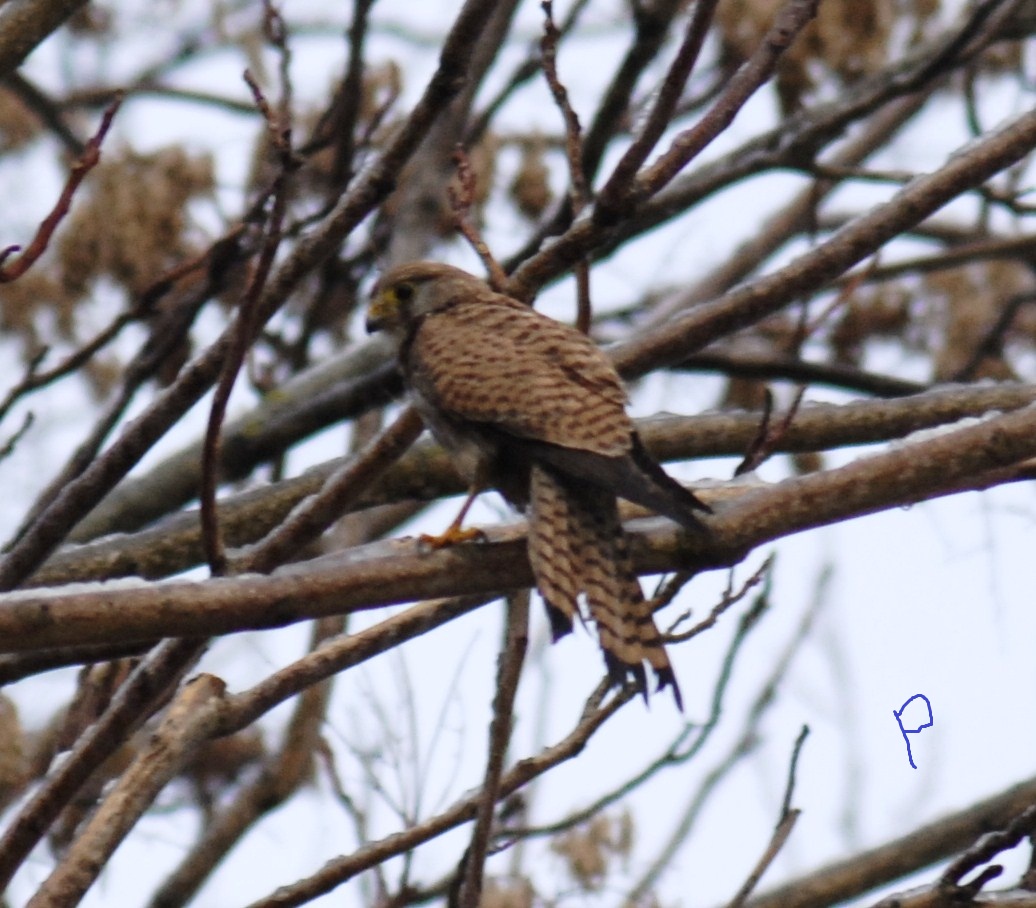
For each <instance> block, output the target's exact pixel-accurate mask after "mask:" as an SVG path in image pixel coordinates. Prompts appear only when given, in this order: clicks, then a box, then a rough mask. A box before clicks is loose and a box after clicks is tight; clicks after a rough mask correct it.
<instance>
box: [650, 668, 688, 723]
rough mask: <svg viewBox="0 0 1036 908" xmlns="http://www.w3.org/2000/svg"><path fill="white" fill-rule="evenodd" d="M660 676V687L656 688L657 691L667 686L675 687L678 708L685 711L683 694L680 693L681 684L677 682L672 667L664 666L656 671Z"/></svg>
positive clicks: (674, 694)
mask: <svg viewBox="0 0 1036 908" xmlns="http://www.w3.org/2000/svg"><path fill="white" fill-rule="evenodd" d="M656 675H657V677H658V687H656V688H655V692H656V693H657V692H658V691H661V690H664V689H665V688H667V687H671V688H672V689H673V699H674V700H675V701H676V708H677V709H678V710H680V712H683V696H682V695H681V694H680V685H679V684H677V683H676V675H675V674H674V673H673V670H672V668H663V669H661V670H660V671H658V672H656Z"/></svg>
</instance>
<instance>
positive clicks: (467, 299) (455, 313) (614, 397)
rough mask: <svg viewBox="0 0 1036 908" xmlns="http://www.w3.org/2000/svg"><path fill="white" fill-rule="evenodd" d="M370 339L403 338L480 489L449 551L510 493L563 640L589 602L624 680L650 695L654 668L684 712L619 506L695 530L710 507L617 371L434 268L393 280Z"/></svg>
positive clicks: (457, 274)
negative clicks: (664, 455)
mask: <svg viewBox="0 0 1036 908" xmlns="http://www.w3.org/2000/svg"><path fill="white" fill-rule="evenodd" d="M367 330H368V331H372V332H373V331H386V332H387V333H388V334H389V335H390V336H391V337H392V338H393V340H394V341H395V343H396V344H397V349H398V355H399V365H400V369H401V370H402V373H403V377H404V380H405V381H406V384H407V386H408V387H409V388H410V391H411V393H412V395H413V398H414V403H415V405H416V406H417V408H418V410H419V411H420V413H421V415H422V417H423V418H424V420H425V424H426V425H427V426H428V428H429V429H430V430H431V432H432V434H433V435H434V436H435V437H436V439H437V440H438V441H439V443H440V444H442V445H443V446H444V447H445V448H446V449H447V450H448V451H450V452H451V453H452V455H453V456H454V458H455V461H456V463H457V467H458V469H459V470H460V472H461V474H462V475H464V476H466V477H467V479H468V480H469V481H470V483H471V492H472V494H471V496H469V498H468V501H467V502H466V503H465V507H464V508H463V509H462V510H461V513H460V514H459V515H458V517H457V520H455V521H454V523H453V525H452V526H451V527H450V529H449V530H447V532H446V533H445V534H444V535H443V537H440V539H441V540H442V541H444V542H450V541H453V540H456V539H463V538H468V537H467V535H466V534H465V533H464V531H461V530H460V524H461V521H462V520H463V517H464V514H465V512H466V511H467V506H468V505H469V504H470V502H471V500H472V498H473V497H474V496H475V495H477V494H478V492H480V491H481V490H482V489H484V488H487V487H494V488H496V489H498V490H499V491H500V492H501V493H503V495H504V497H505V498H507V499H508V501H510V502H511V503H512V504H513V505H515V506H516V507H518V508H521V509H524V510H525V511H526V512H527V514H528V519H529V537H528V545H529V561H530V563H531V564H532V569H533V573H534V575H535V577H536V584H537V586H538V588H539V591H540V594H541V595H542V596H543V599H544V601H545V602H546V604H547V611H548V614H549V616H550V621H551V627H552V629H553V632H554V639H555V640H557V639H558V638H559V637H561V636H563V635H564V634H567V633H568V632H569V631H571V630H572V622H573V619H574V618H575V617H577V616H580V615H581V612H580V611H579V604H578V597H579V594H580V593H582V594H583V595H584V596H585V598H586V602H587V604H588V605H589V609H590V615H591V616H592V618H593V620H594V622H595V623H596V625H597V629H598V635H599V638H600V642H601V648H602V650H603V651H604V659H605V662H606V664H607V666H608V671H609V674H610V675H611V677H612V678H613V679H614V680H615V681H616V682H618V683H621V682H623V681H624V680H625V678H626V677H627V676H628V675H632V676H633V678H634V679H635V681H636V683H637V686H638V687H639V689H640V690H641V691H642V692H644V693H645V695H646V690H647V687H646V680H645V671H644V665H643V663H645V662H647V663H648V665H650V666H651V668H652V669H653V670H654V672H655V675H656V676H657V678H658V688H659V689H660V690H661V689H662V688H664V687H666V686H670V687H672V689H673V695H674V697H675V698H676V702H677V705H678V706H679V705H681V699H680V688H679V686H678V685H677V683H676V677H675V675H674V674H673V667H672V665H671V663H670V661H669V656H668V654H667V653H666V650H665V647H664V645H663V642H662V637H661V634H660V633H659V630H658V627H657V626H656V625H655V621H654V618H653V617H652V610H651V605H650V603H649V602H647V601H645V599H644V595H643V592H642V591H641V588H640V583H639V581H638V580H637V576H636V574H635V573H634V571H633V565H632V561H631V559H630V554H629V547H628V543H627V539H626V536H625V534H624V533H623V529H622V524H621V523H620V522H619V511H618V505H617V503H616V495H619V496H622V497H623V498H627V499H629V500H630V501H634V502H637V503H638V504H641V505H644V506H645V507H647V508H650V509H652V510H654V511H658V512H660V513H662V514H665V515H666V516H668V517H671V518H672V519H674V520H676V521H678V522H680V523H681V524H683V525H684V526H686V527H689V528H692V529H696V530H697V529H701V528H702V524H701V522H700V521H699V519H698V517H697V515H696V513H695V511H708V510H709V508H708V506H706V505H705V504H703V503H702V502H701V501H699V500H698V499H697V498H695V497H694V495H693V494H691V492H689V491H688V490H687V489H685V488H684V487H683V486H681V485H680V484H679V483H678V482H676V481H675V480H674V479H672V478H671V477H669V476H668V475H667V474H666V473H665V471H664V470H663V469H662V468H661V467H660V466H659V465H658V464H657V463H656V462H655V461H654V460H652V458H651V457H650V455H648V453H647V452H646V451H645V450H644V447H643V445H642V444H641V442H640V439H639V438H638V437H637V433H636V431H635V430H634V428H633V423H632V422H631V420H630V418H629V416H628V415H627V414H626V392H625V389H624V388H623V385H622V381H621V379H620V378H619V376H618V374H617V373H616V371H615V368H614V367H613V366H612V364H611V363H610V362H609V360H608V358H607V357H606V356H605V355H604V354H603V353H602V352H601V350H600V349H599V348H598V347H597V346H596V345H595V344H594V343H593V342H592V341H591V340H590V339H589V338H587V337H586V336H585V335H583V334H581V333H580V332H579V331H577V330H575V329H574V328H570V327H568V326H567V325H564V324H562V323H560V322H556V321H554V320H553V319H551V318H548V317H546V316H544V315H541V314H540V313H538V312H536V311H535V310H534V309H531V308H530V307H528V306H526V305H524V304H523V303H520V302H518V301H517V300H514V299H511V298H510V297H508V296H504V295H503V294H500V293H494V292H493V291H492V290H490V289H489V287H488V286H487V285H486V284H485V283H484V282H482V281H481V280H479V279H478V278H476V277H474V276H472V275H470V274H468V273H467V272H464V271H461V270H460V269H458V268H452V267H450V266H448V265H440V264H436V263H433V262H416V263H413V264H409V265H403V266H400V267H398V268H394V269H392V270H391V271H389V272H388V273H387V274H385V275H384V276H383V277H382V278H381V280H380V281H379V282H378V284H377V286H376V287H375V288H374V292H373V295H372V301H371V305H370V309H369V310H368V315H367Z"/></svg>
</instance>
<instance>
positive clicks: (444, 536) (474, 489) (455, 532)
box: [420, 481, 486, 549]
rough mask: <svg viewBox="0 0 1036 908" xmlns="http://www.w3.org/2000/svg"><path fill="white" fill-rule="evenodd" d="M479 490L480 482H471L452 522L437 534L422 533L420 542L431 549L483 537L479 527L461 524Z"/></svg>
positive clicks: (484, 536) (480, 488)
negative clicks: (468, 526)
mask: <svg viewBox="0 0 1036 908" xmlns="http://www.w3.org/2000/svg"><path fill="white" fill-rule="evenodd" d="M481 492H482V482H481V481H477V482H474V483H472V485H471V488H470V489H469V490H468V497H467V498H465V499H464V504H463V505H461V509H460V512H459V513H458V514H457V516H456V517H454V518H453V523H451V524H450V525H449V526H448V527H446V529H445V530H444V531H443V532H442V533H440V534H439V535H438V536H429V535H427V534H425V533H422V534H421V536H420V540H421V544H422V545H426V546H428V547H429V548H432V549H442V548H446V546H448V545H456V544H457V543H458V542H471V541H473V540H475V539H479V540H483V539H485V538H486V534H485V533H483V532H482V531H481V530H480V529H478V528H476V527H472V528H471V529H467V530H465V529H464V528H463V526H462V524H463V523H464V518H465V517H466V516H467V513H468V509H469V508H470V507H471V505H472V503H473V502H474V501H475V499H476V498H478V496H479V495H480V494H481Z"/></svg>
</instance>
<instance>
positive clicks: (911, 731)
mask: <svg viewBox="0 0 1036 908" xmlns="http://www.w3.org/2000/svg"><path fill="white" fill-rule="evenodd" d="M915 700H924V705H925V706H926V707H927V708H928V721H927V722H922V723H921V724H920V725H918V726H917V728H904V727H903V713H905V712H906V708H907V707H908V706H909V705H910V704H911V703H913V702H914V701H915ZM892 715H894V716H895V717H896V722H897V723H898V725H899V730H900V732H901V733H902V735H903V740H904V741H906V746H907V759H908V760H909V761H910V765H911V767H913V768H914V769H917V765H916V764H915V763H914V755H913V754H912V753H911V752H910V735H916V734H917V733H918V732H920V731H924V730H925V729H926V728H931V727H932V726H933V725H934V724H935V719H934V718H933V716H932V704H931V702H930V701H929V700H928V698H927V697H926V696H925V695H924V694H914V695H913V696H912V697H911V698H910V699H909V700H907V701H906V703H904V704H903V706H902V707H901V708H900V709H894V710H892Z"/></svg>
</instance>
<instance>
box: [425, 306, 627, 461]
mask: <svg viewBox="0 0 1036 908" xmlns="http://www.w3.org/2000/svg"><path fill="white" fill-rule="evenodd" d="M494 300H495V301H493V302H488V301H485V300H473V301H471V302H463V303H458V304H456V305H453V306H450V307H449V308H447V309H444V310H442V311H438V312H434V313H431V314H430V315H428V316H426V317H425V319H424V321H423V323H422V324H421V326H420V327H419V328H418V330H417V331H416V332H415V334H414V336H413V339H412V342H411V344H410V348H409V350H408V352H407V356H406V369H407V372H408V373H409V375H408V378H409V382H410V384H411V386H412V387H413V388H414V390H415V391H416V392H417V393H418V394H420V395H422V396H423V397H425V399H426V400H427V401H428V402H429V403H431V404H432V405H433V406H434V407H436V408H438V409H440V410H442V411H443V412H444V413H445V414H447V415H450V416H453V417H456V418H458V419H461V420H465V421H469V422H475V423H481V424H483V425H486V426H492V427H493V428H494V429H496V430H498V431H502V432H504V433H507V434H511V435H515V436H518V437H520V438H527V439H533V440H536V441H542V442H547V443H549V444H554V445H559V446H562V447H566V448H574V449H577V450H584V451H591V452H593V453H596V454H604V455H607V456H621V455H624V454H626V453H628V452H629V451H630V449H631V445H632V437H633V427H632V423H631V422H630V419H629V417H628V416H627V415H626V409H625V405H626V392H625V389H624V388H623V386H622V382H621V380H620V379H619V377H618V375H617V374H616V372H615V370H614V368H613V367H612V365H611V363H610V362H609V361H608V359H607V357H605V356H604V354H603V353H602V352H601V351H600V350H599V349H598V348H597V346H596V345H594V343H593V342H592V341H590V340H589V339H588V338H587V337H585V336H584V335H582V334H581V333H579V332H578V331H576V330H575V329H573V328H570V327H568V326H566V325H563V324H561V323H560V322H556V321H554V320H553V319H550V318H547V317H545V316H543V315H540V314H539V313H537V312H535V311H534V310H532V309H529V308H527V307H526V306H524V305H522V304H521V303H518V302H515V301H512V300H509V299H507V298H506V297H494Z"/></svg>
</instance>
